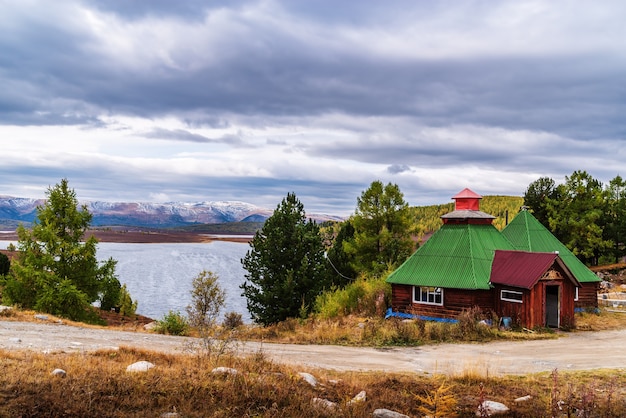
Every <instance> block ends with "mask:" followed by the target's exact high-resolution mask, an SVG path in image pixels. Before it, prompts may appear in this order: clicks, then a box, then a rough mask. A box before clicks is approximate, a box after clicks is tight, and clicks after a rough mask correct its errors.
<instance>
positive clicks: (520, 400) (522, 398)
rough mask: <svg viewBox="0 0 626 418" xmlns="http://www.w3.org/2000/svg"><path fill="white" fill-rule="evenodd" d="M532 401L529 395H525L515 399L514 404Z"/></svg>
mask: <svg viewBox="0 0 626 418" xmlns="http://www.w3.org/2000/svg"><path fill="white" fill-rule="evenodd" d="M531 399H532V396H530V395H526V396H522V397H521V398H517V399H515V401H514V402H526V401H529V400H531Z"/></svg>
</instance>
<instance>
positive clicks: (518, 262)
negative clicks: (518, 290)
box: [490, 250, 559, 289]
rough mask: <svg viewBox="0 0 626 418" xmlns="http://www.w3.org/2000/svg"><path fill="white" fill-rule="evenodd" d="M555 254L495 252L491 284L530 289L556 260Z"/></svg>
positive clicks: (556, 255)
mask: <svg viewBox="0 0 626 418" xmlns="http://www.w3.org/2000/svg"><path fill="white" fill-rule="evenodd" d="M558 256H559V255H558V254H557V253H531V252H526V251H503V250H496V252H495V255H494V258H493V264H492V266H491V277H490V281H491V283H495V284H504V285H508V286H515V287H522V288H525V289H532V287H533V286H534V285H535V284H536V283H537V281H538V280H539V279H540V278H541V277H542V276H543V274H544V273H545V272H546V271H547V270H548V269H549V268H550V267H551V266H552V265H553V264H554V262H555V260H556V259H557V258H558Z"/></svg>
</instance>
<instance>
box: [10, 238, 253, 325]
mask: <svg viewBox="0 0 626 418" xmlns="http://www.w3.org/2000/svg"><path fill="white" fill-rule="evenodd" d="M9 243H10V242H9V241H0V248H2V249H6V247H7V245H9ZM14 244H16V243H14ZM249 249H250V246H249V245H248V244H247V243H236V242H227V241H213V242H210V243H202V244H199V243H177V244H125V243H111V242H100V243H98V253H97V254H98V259H99V260H106V259H108V258H109V257H113V259H115V260H117V268H116V272H117V276H118V278H119V280H120V282H121V283H122V284H126V287H127V288H128V291H129V292H130V294H131V297H132V298H133V300H137V301H138V306H137V313H138V314H141V315H145V316H148V317H150V318H154V319H161V318H162V317H163V315H165V314H166V313H167V312H169V311H170V310H172V311H180V312H181V313H185V308H186V307H187V305H188V304H189V303H190V302H191V296H190V292H191V282H192V280H193V279H194V278H195V277H196V276H197V275H198V274H199V273H200V272H201V271H202V270H210V271H212V272H213V273H215V274H216V275H217V276H218V277H219V280H218V283H219V285H220V287H221V288H222V289H223V290H224V291H225V292H226V301H225V306H224V309H223V311H222V313H223V314H224V313H227V312H233V311H234V312H238V313H240V314H241V315H242V318H243V320H244V322H247V323H249V322H250V321H251V320H250V314H249V313H248V310H247V308H246V299H245V298H244V297H242V296H241V289H240V288H239V286H240V285H241V284H242V283H243V282H244V281H245V277H244V275H245V273H246V271H245V270H244V269H243V267H242V266H241V258H243V257H244V256H245V254H246V252H247V251H248V250H249Z"/></svg>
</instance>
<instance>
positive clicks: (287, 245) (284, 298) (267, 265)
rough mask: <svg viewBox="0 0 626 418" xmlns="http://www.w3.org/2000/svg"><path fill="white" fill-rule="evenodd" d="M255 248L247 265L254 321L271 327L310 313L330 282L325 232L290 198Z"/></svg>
mask: <svg viewBox="0 0 626 418" xmlns="http://www.w3.org/2000/svg"><path fill="white" fill-rule="evenodd" d="M250 246H251V249H250V250H249V251H248V252H247V254H246V255H245V257H244V258H243V259H242V260H241V262H242V265H243V267H244V269H245V270H247V274H246V282H244V283H243V284H242V285H241V289H242V290H243V293H242V296H244V297H245V298H246V299H247V306H248V311H249V312H250V315H251V316H252V319H253V320H254V321H255V322H257V323H260V324H263V325H269V324H273V323H277V322H280V321H283V320H285V319H287V318H292V317H298V316H304V315H306V314H308V313H309V312H310V311H311V308H312V305H313V302H314V300H315V297H316V296H317V295H318V294H320V293H321V291H322V290H323V289H324V288H326V287H329V284H330V281H329V273H328V267H327V263H326V260H325V259H324V245H323V241H322V237H321V234H320V228H319V226H318V225H317V224H316V223H315V222H313V221H311V220H308V221H307V219H306V215H305V212H304V206H303V205H302V203H301V202H300V201H299V200H298V199H297V197H296V195H295V194H294V193H289V194H287V197H286V198H284V199H283V201H282V202H281V203H280V204H279V205H278V207H277V208H276V210H275V211H274V213H273V215H272V216H271V217H270V218H268V219H267V221H266V222H265V224H264V226H263V228H262V229H261V230H260V231H258V232H257V233H256V234H255V236H254V238H253V239H252V241H251V242H250Z"/></svg>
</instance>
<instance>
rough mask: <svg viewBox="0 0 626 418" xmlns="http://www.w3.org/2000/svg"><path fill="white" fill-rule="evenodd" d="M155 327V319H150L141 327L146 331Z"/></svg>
mask: <svg viewBox="0 0 626 418" xmlns="http://www.w3.org/2000/svg"><path fill="white" fill-rule="evenodd" d="M156 327H157V322H156V321H152V322H150V323H148V324H146V325H144V326H143V329H145V330H146V331H152V330H154V329H155V328H156Z"/></svg>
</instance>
